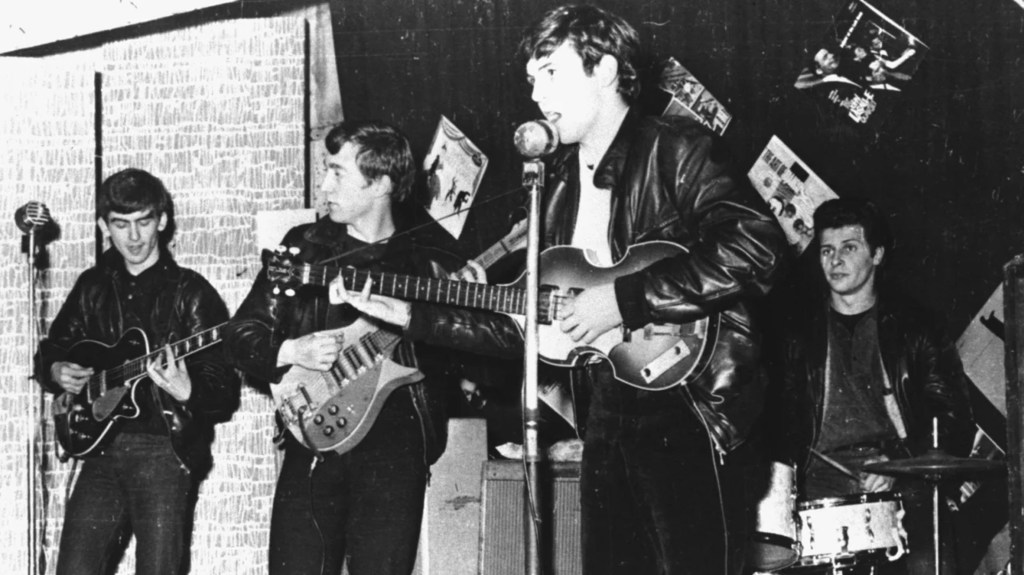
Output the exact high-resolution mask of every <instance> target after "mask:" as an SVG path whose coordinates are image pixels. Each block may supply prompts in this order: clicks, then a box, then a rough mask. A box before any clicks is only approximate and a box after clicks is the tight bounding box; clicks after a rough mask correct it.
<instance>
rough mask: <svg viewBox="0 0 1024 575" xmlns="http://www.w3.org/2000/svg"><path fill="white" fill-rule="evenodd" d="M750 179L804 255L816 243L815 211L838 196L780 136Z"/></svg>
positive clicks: (759, 160)
mask: <svg viewBox="0 0 1024 575" xmlns="http://www.w3.org/2000/svg"><path fill="white" fill-rule="evenodd" d="M747 178H748V179H749V180H750V183H751V184H752V185H753V186H754V189H756V190H757V192H758V193H759V194H761V197H762V198H764V199H765V201H766V202H768V206H769V207H771V209H772V213H773V214H775V218H776V219H777V220H779V224H780V225H781V226H782V230H783V231H784V232H785V233H786V239H787V240H789V244H790V245H791V246H793V247H794V248H795V249H796V252H797V253H803V251H804V249H806V248H807V245H808V244H810V243H811V240H812V239H814V210H815V209H817V207H818V206H819V205H821V203H822V202H824V201H826V200H830V199H832V198H836V197H838V196H837V195H836V193H835V192H834V191H832V188H830V187H828V184H826V183H825V182H824V181H823V180H822V179H821V178H819V177H818V176H817V174H815V173H814V172H812V171H811V169H810V168H808V167H807V166H806V165H805V164H804V163H803V162H802V161H801V160H800V158H799V157H797V155H796V154H795V153H793V150H790V149H789V146H787V145H786V144H784V143H783V142H782V140H780V139H779V138H778V136H772V139H771V140H770V141H769V142H768V145H767V146H765V148H764V151H763V152H761V155H760V156H759V157H758V159H757V160H756V161H755V162H754V165H753V166H752V167H751V168H750V171H749V172H747Z"/></svg>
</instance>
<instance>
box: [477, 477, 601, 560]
mask: <svg viewBox="0 0 1024 575" xmlns="http://www.w3.org/2000/svg"><path fill="white" fill-rule="evenodd" d="M540 475H541V483H542V486H541V487H542V488H543V489H544V491H543V492H542V494H541V497H542V505H543V502H546V503H547V504H546V505H543V507H544V509H543V510H542V513H543V515H542V518H543V523H542V527H541V530H542V531H541V536H542V537H543V539H544V540H543V541H542V545H541V549H542V551H541V554H542V556H541V565H543V566H545V567H546V569H545V572H546V573H552V574H553V575H582V573H583V565H582V560H581V556H580V488H579V482H580V464H579V463H567V462H550V463H549V462H545V463H542V464H541V471H540ZM523 488H524V486H523V464H522V462H520V461H512V460H508V461H488V462H487V463H485V464H484V467H483V490H482V497H483V506H482V509H481V523H482V525H483V530H482V532H481V534H480V573H486V574H487V575H521V574H522V573H523V571H524V566H525V558H524V553H525V552H524V549H523V539H524V529H525V525H524V524H523V515H524V509H525V503H524V499H525V492H524V489H523Z"/></svg>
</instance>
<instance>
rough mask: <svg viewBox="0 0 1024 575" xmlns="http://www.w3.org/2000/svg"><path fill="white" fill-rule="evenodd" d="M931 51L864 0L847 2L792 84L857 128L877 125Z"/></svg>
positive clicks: (810, 53)
mask: <svg viewBox="0 0 1024 575" xmlns="http://www.w3.org/2000/svg"><path fill="white" fill-rule="evenodd" d="M927 51H928V47H927V46H925V45H924V43H923V42H921V40H919V39H918V38H917V37H915V36H914V35H913V34H911V33H910V32H908V31H907V30H906V29H904V28H903V27H902V26H900V25H899V24H897V23H896V22H895V21H893V20H892V19H891V18H889V17H888V16H886V15H885V14H882V13H881V12H880V11H878V10H877V9H876V8H875V7H874V6H872V5H870V4H868V3H867V2H865V1H864V0H853V1H851V2H848V3H846V4H845V5H844V6H843V8H842V10H840V12H839V14H837V15H836V17H835V19H834V20H833V23H832V28H831V29H830V30H829V31H828V33H826V34H825V37H824V38H823V39H822V41H821V42H820V43H819V44H817V45H815V46H814V47H813V48H812V50H811V51H810V52H809V53H808V57H807V62H806V63H805V66H804V68H803V70H802V71H801V72H800V76H799V77H798V78H797V80H796V83H795V84H794V85H795V86H796V88H797V89H799V90H803V91H806V92H807V93H809V94H811V95H812V96H813V97H815V98H820V99H823V100H824V101H826V102H828V103H829V105H830V106H831V107H832V108H833V109H834V110H835V112H836V113H837V114H838V115H839V116H841V117H843V118H845V119H846V120H849V121H851V122H853V123H854V124H868V123H871V124H875V123H877V121H878V118H879V117H881V116H882V115H883V112H884V111H885V109H886V108H888V107H889V106H891V104H892V101H893V99H894V98H897V97H899V93H900V92H902V91H903V89H904V88H905V87H906V85H907V84H908V83H909V82H910V79H911V77H912V76H913V75H914V72H915V71H917V68H918V66H919V65H920V64H921V60H922V59H923V58H924V55H925V53H926V52H927Z"/></svg>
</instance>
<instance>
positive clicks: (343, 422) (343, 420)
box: [338, 417, 348, 427]
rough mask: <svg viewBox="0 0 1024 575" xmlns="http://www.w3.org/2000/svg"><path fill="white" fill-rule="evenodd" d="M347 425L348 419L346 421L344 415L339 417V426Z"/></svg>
mask: <svg viewBox="0 0 1024 575" xmlns="http://www.w3.org/2000/svg"><path fill="white" fill-rule="evenodd" d="M346 425H348V421H346V420H345V418H344V417H339V418H338V427H345V426H346Z"/></svg>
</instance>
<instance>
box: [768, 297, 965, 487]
mask: <svg viewBox="0 0 1024 575" xmlns="http://www.w3.org/2000/svg"><path fill="white" fill-rule="evenodd" d="M875 305H876V307H877V311H876V317H877V321H878V347H879V351H880V353H881V357H882V367H883V369H884V370H885V373H886V375H887V377H888V379H889V382H890V384H891V385H892V387H893V392H894V394H895V398H896V405H897V406H898V409H899V413H900V416H901V417H902V419H903V421H904V423H905V425H906V430H907V438H906V440H904V441H897V442H896V443H897V444H898V445H897V446H895V447H896V449H897V451H900V452H903V451H905V452H909V453H910V454H911V455H920V454H922V453H924V452H925V451H926V450H927V449H929V448H930V447H931V446H932V440H933V437H932V419H933V418H934V417H938V432H939V446H940V448H942V449H943V450H944V451H946V452H947V453H950V454H952V455H956V456H961V457H962V456H966V455H967V454H968V453H969V452H970V450H971V445H972V442H973V438H974V425H973V415H972V411H971V404H970V397H969V394H968V388H967V380H966V376H965V375H964V371H963V365H962V364H961V362H960V356H959V354H958V352H957V350H956V347H955V345H954V343H953V341H952V340H951V339H950V338H949V337H948V336H947V335H946V333H945V330H944V326H943V325H942V322H940V321H938V320H937V319H936V318H935V317H934V315H933V314H930V313H929V312H928V311H927V310H924V309H923V308H921V307H920V306H919V305H918V304H916V303H915V302H912V301H911V300H909V299H907V298H905V297H902V296H898V295H896V294H886V295H885V296H879V297H878V299H877V302H876V304H875ZM828 313H829V311H828V304H827V303H825V304H823V305H817V306H815V308H814V310H813V311H812V312H811V313H810V314H809V317H807V318H806V319H805V320H803V321H804V322H805V323H801V324H798V326H797V328H796V329H795V330H793V331H794V332H795V333H793V334H791V335H789V336H788V337H787V338H786V340H785V345H784V351H783V354H782V357H781V358H780V359H781V364H780V366H779V367H780V369H779V370H778V377H775V378H773V381H776V382H777V384H778V386H779V387H778V389H776V390H773V392H772V394H771V398H770V401H769V407H768V409H767V415H766V419H767V420H768V422H769V423H768V425H766V427H765V431H766V434H767V435H768V439H769V443H768V446H769V450H770V457H771V458H772V459H774V460H777V461H783V462H786V463H790V464H798V468H799V469H806V464H807V460H808V457H809V454H810V452H809V449H810V448H811V447H813V446H814V444H815V442H816V441H817V438H818V436H819V434H820V432H821V425H822V415H823V409H824V385H825V359H826V357H825V356H826V354H827V352H828ZM773 371H774V370H773ZM895 439H896V438H894V440H895Z"/></svg>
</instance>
